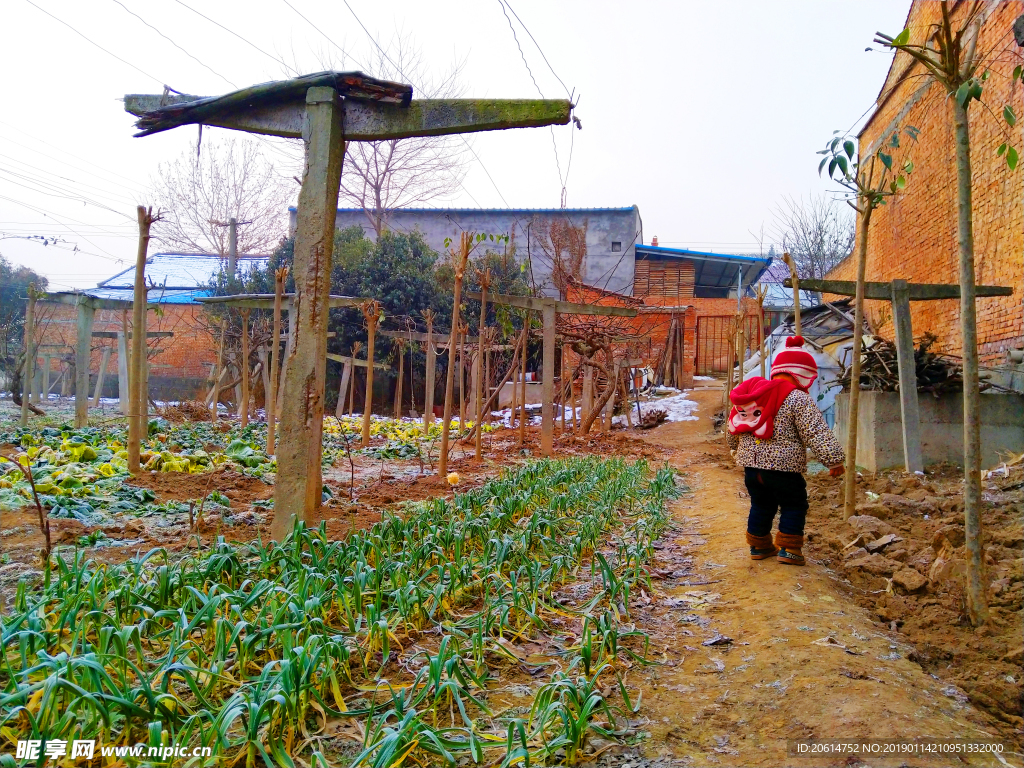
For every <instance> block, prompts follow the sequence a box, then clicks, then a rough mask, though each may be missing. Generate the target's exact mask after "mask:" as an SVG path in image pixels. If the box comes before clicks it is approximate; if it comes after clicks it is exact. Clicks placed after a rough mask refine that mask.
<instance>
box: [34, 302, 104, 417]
mask: <svg viewBox="0 0 1024 768" xmlns="http://www.w3.org/2000/svg"><path fill="white" fill-rule="evenodd" d="M80 306H81V305H80ZM35 318H36V284H35V283H30V284H29V286H28V304H27V305H26V306H25V343H24V344H25V362H24V368H23V369H22V370H23V375H22V377H21V426H23V427H27V426H28V399H29V396H30V395H31V392H32V364H33V363H34V362H35V358H36V345H35V333H36V327H35V326H36V320H35ZM80 319H81V318H80ZM91 330H92V329H91V328H90V332H91ZM79 336H81V333H79ZM77 406H78V403H77V401H76V403H75V413H76V416H77V413H78V409H77ZM76 426H77V425H76Z"/></svg>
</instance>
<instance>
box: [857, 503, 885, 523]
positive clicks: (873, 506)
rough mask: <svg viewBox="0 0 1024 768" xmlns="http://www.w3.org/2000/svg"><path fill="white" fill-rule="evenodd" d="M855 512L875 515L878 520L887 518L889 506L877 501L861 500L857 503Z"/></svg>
mask: <svg viewBox="0 0 1024 768" xmlns="http://www.w3.org/2000/svg"><path fill="white" fill-rule="evenodd" d="M857 514H858V515H868V516H870V517H877V518H878V519H879V520H888V519H889V508H888V507H887V506H885V504H882V503H881V502H878V501H868V502H862V503H860V504H858V505H857Z"/></svg>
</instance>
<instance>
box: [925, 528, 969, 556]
mask: <svg viewBox="0 0 1024 768" xmlns="http://www.w3.org/2000/svg"><path fill="white" fill-rule="evenodd" d="M947 541H948V542H949V544H950V546H951V547H952V548H953V549H956V548H957V547H962V546H963V545H964V541H966V537H965V535H964V529H963V528H962V527H961V526H959V525H944V526H942V527H941V528H939V530H937V531H936V532H935V536H934V538H932V549H934V550H935V551H936V552H938V551H939V550H940V549H942V547H943V545H944V543H945V542H947Z"/></svg>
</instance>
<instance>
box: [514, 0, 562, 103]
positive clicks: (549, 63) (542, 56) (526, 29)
mask: <svg viewBox="0 0 1024 768" xmlns="http://www.w3.org/2000/svg"><path fill="white" fill-rule="evenodd" d="M498 2H500V3H502V6H503V7H504V6H508V9H509V10H510V11H512V15H513V16H515V17H516V21H518V22H519V23H520V24H522V25H523V29H524V30H525V31H526V34H528V35H530V39H531V40H533V44H534V45H536V46H537V50H538V51H539V52H540V57H541V58H542V59H544V63H545V64H547V65H548V69H550V70H551V74H552V75H554V76H555V79H556V80H557V81H558V82H559V83H561V84H562V88H565V93H566V94H567V95H568V96H570V97H571V96H572V93H571V92H570V91H569V89H568V88H566V87H565V83H563V82H562V78H560V77H559V76H558V73H557V72H555V68H554V67H552V66H551V62H550V61H548V57H547V56H545V55H544V49H543V48H541V47H540V43H538V42H537V39H536V38H535V37H534V36H533V34H531V32H530V29H529V28H528V27H527V26H526V25H525V24H523V20H522V19H520V18H519V14H517V13H516V12H515V10H514V9H513V8H512V6H511V5H510V4H509V2H508V0H498ZM506 18H507V17H506ZM509 23H511V22H509ZM516 42H517V43H518V40H517V41H516ZM520 51H522V49H520Z"/></svg>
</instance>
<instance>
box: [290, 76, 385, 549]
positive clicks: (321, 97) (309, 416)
mask: <svg viewBox="0 0 1024 768" xmlns="http://www.w3.org/2000/svg"><path fill="white" fill-rule="evenodd" d="M303 139H304V141H305V145H306V164H305V168H304V171H303V177H302V189H301V191H300V192H299V202H298V214H297V222H296V232H295V261H294V267H293V269H294V277H295V296H294V299H293V300H292V306H291V312H289V315H292V314H294V315H295V316H296V317H295V326H296V327H295V331H294V332H293V333H292V338H291V350H290V352H289V356H288V359H287V362H286V369H285V376H284V386H283V387H282V393H283V395H284V398H283V399H284V402H283V403H282V407H281V436H280V443H279V444H278V446H277V461H278V472H277V480H276V483H275V485H274V522H273V526H272V529H271V535H272V537H273V538H274V539H276V540H277V541H282V540H283V539H284V538H285V536H286V535H287V534H288V533H290V531H291V529H292V524H293V520H294V519H295V517H296V516H298V517H299V518H300V519H302V520H308V519H310V517H311V516H312V513H313V512H314V511H315V510H316V509H317V508H318V507H319V506H320V499H321V488H322V485H323V480H322V475H321V469H320V459H321V456H322V454H323V445H322V443H321V440H322V437H323V416H324V379H325V377H326V371H327V316H328V312H327V310H328V306H327V300H328V299H327V297H328V295H329V294H330V287H331V257H332V255H333V250H334V219H335V216H336V215H337V210H338V186H339V184H340V183H341V164H342V160H343V158H344V156H345V140H344V136H343V133H342V102H341V100H340V99H339V97H338V94H337V92H336V91H335V90H334V89H333V88H324V87H316V88H310V89H309V90H308V91H306V119H305V125H304V127H303ZM289 319H290V318H289ZM370 364H371V365H372V364H373V360H372V359H370Z"/></svg>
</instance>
